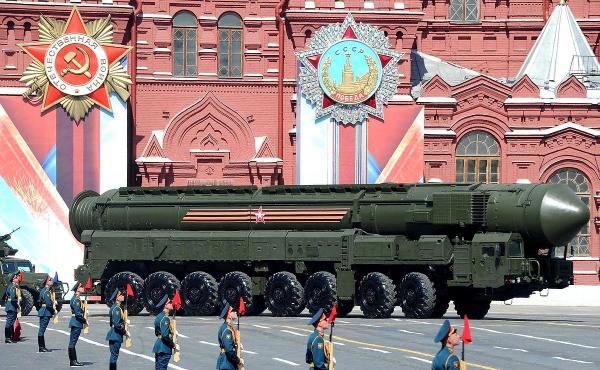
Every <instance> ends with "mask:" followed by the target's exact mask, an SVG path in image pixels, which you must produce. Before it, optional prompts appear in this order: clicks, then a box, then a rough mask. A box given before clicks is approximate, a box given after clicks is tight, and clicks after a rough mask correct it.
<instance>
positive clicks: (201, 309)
mask: <svg viewBox="0 0 600 370" xmlns="http://www.w3.org/2000/svg"><path fill="white" fill-rule="evenodd" d="M181 300H182V303H183V309H184V311H185V313H186V315H194V316H208V315H214V314H216V311H217V309H218V306H219V284H218V283H217V281H216V280H215V278H214V277H212V276H211V275H210V274H207V273H206V272H202V271H196V272H192V273H190V274H188V275H187V276H186V277H185V279H183V281H182V282H181Z"/></svg>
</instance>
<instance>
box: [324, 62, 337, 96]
mask: <svg viewBox="0 0 600 370" xmlns="http://www.w3.org/2000/svg"><path fill="white" fill-rule="evenodd" d="M330 66H331V57H328V58H327V59H325V62H323V68H322V69H321V73H322V74H323V83H324V84H325V87H327V90H329V93H330V94H333V93H334V92H335V91H336V88H335V87H336V86H335V84H334V83H333V82H331V81H330V80H329V67H330Z"/></svg>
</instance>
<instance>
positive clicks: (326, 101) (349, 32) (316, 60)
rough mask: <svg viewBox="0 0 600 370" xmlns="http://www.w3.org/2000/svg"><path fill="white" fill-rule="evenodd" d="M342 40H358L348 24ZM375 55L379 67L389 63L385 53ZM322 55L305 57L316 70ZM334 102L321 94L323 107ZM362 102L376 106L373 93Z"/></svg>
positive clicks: (389, 58)
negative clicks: (377, 58)
mask: <svg viewBox="0 0 600 370" xmlns="http://www.w3.org/2000/svg"><path fill="white" fill-rule="evenodd" d="M342 40H358V37H356V34H355V33H354V30H353V29H352V27H350V26H348V28H346V31H344V36H343V37H342ZM377 55H378V56H379V60H380V61H381V68H385V66H386V65H387V64H388V63H389V61H390V60H392V58H391V57H389V56H387V55H383V54H377ZM322 56H323V54H318V55H314V56H311V57H307V58H306V59H308V61H309V62H310V64H312V65H313V66H314V67H315V69H316V70H318V69H319V61H320V60H321V57H322ZM334 104H335V102H334V101H333V100H332V99H331V98H330V97H329V96H327V94H323V108H327V107H329V106H331V105H334ZM364 104H366V105H368V106H371V107H373V108H377V102H376V100H375V95H373V96H371V97H370V98H369V99H368V100H367V101H365V102H364Z"/></svg>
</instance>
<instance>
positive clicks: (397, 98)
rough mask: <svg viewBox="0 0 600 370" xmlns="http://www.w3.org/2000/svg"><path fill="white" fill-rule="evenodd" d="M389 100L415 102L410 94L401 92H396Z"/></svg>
mask: <svg viewBox="0 0 600 370" xmlns="http://www.w3.org/2000/svg"><path fill="white" fill-rule="evenodd" d="M389 101H396V102H414V99H413V97H412V96H410V95H399V94H396V95H394V96H392V97H391V98H390V100H389Z"/></svg>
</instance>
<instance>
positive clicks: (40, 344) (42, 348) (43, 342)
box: [38, 336, 50, 352]
mask: <svg viewBox="0 0 600 370" xmlns="http://www.w3.org/2000/svg"><path fill="white" fill-rule="evenodd" d="M38 348H39V349H38V352H50V350H48V348H46V338H44V336H38Z"/></svg>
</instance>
